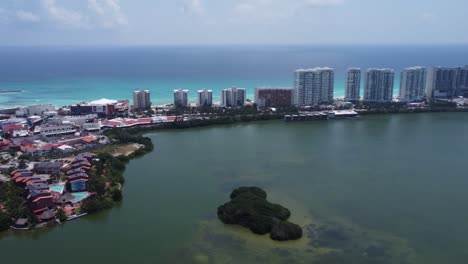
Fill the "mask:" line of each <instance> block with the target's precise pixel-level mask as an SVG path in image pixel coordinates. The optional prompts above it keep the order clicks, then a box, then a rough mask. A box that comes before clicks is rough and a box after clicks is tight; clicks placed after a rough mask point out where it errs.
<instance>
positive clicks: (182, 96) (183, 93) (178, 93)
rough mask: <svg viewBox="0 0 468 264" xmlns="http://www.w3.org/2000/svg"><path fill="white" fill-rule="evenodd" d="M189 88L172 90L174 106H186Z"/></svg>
mask: <svg viewBox="0 0 468 264" xmlns="http://www.w3.org/2000/svg"><path fill="white" fill-rule="evenodd" d="M188 93H189V90H174V105H175V106H176V107H187V106H188V105H189V102H188Z"/></svg>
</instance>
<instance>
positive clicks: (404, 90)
mask: <svg viewBox="0 0 468 264" xmlns="http://www.w3.org/2000/svg"><path fill="white" fill-rule="evenodd" d="M425 93H426V67H421V66H418V67H411V68H406V69H403V71H401V81H400V102H414V101H418V100H421V99H422V98H423V97H424V96H425Z"/></svg>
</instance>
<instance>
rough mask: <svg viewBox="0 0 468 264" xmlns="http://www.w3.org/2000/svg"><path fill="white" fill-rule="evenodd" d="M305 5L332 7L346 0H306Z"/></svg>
mask: <svg viewBox="0 0 468 264" xmlns="http://www.w3.org/2000/svg"><path fill="white" fill-rule="evenodd" d="M303 2H304V5H306V6H309V7H330V6H337V5H341V4H343V3H344V0H305V1H303Z"/></svg>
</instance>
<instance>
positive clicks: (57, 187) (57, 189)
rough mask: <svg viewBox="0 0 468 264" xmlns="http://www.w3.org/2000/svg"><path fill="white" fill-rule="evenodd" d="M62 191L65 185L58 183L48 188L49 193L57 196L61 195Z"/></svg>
mask: <svg viewBox="0 0 468 264" xmlns="http://www.w3.org/2000/svg"><path fill="white" fill-rule="evenodd" d="M64 189H65V183H58V184H54V185H51V186H49V190H50V191H52V192H56V193H59V194H62V193H63V190H64Z"/></svg>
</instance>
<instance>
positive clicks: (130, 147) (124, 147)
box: [93, 143, 144, 157]
mask: <svg viewBox="0 0 468 264" xmlns="http://www.w3.org/2000/svg"><path fill="white" fill-rule="evenodd" d="M142 147H144V146H142V145H140V144H136V143H127V144H116V145H109V146H105V147H102V148H99V149H96V150H95V151H93V152H94V153H96V154H100V153H109V154H111V155H112V156H114V157H118V156H130V155H131V154H133V153H134V152H135V151H137V150H138V149H140V148H142Z"/></svg>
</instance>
